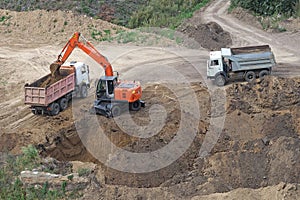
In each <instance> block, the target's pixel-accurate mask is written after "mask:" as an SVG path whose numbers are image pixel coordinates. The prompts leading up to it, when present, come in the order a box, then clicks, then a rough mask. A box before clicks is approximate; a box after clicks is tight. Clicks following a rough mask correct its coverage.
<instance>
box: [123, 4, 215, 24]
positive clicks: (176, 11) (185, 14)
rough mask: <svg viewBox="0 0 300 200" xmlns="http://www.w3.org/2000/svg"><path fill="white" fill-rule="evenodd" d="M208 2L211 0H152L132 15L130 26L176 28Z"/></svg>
mask: <svg viewBox="0 0 300 200" xmlns="http://www.w3.org/2000/svg"><path fill="white" fill-rule="evenodd" d="M208 2H209V0H190V1H186V0H150V1H149V3H148V5H147V6H144V7H143V8H142V9H140V10H139V11H138V12H136V13H134V14H133V15H132V17H131V19H130V21H129V24H128V26H129V27H130V28H137V27H169V28H171V29H175V28H176V27H178V26H179V25H180V24H181V22H182V21H183V20H184V19H186V18H190V17H192V15H193V13H194V12H195V11H196V10H198V9H200V8H201V7H203V6H205V5H206V4H207V3H208Z"/></svg>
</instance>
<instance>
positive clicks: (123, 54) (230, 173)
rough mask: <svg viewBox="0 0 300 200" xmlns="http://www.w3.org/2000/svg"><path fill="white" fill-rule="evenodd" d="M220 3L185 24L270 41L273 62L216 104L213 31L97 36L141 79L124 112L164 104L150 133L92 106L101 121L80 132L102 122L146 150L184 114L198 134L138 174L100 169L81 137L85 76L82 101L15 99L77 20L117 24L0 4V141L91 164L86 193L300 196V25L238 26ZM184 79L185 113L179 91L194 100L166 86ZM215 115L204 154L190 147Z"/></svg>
mask: <svg viewBox="0 0 300 200" xmlns="http://www.w3.org/2000/svg"><path fill="white" fill-rule="evenodd" d="M228 2H229V1H227V0H226V1H221V0H220V1H213V2H212V4H211V5H210V6H209V7H207V8H206V9H205V12H203V10H202V11H200V12H198V13H196V14H195V16H194V17H193V18H192V19H190V20H189V21H188V22H187V23H189V24H192V25H194V27H199V26H201V24H202V25H203V24H206V25H207V24H210V25H211V26H212V27H214V28H215V29H214V30H222V31H214V33H216V35H217V36H218V37H220V36H221V37H220V38H223V39H224V40H223V41H224V43H222V44H224V45H229V46H236V47H237V46H242V45H257V44H269V45H270V46H271V48H272V50H273V51H274V54H275V56H276V60H277V62H278V65H277V66H276V68H275V69H274V72H273V76H270V77H267V78H265V79H263V80H257V81H256V82H255V83H251V84H250V83H244V82H234V83H230V84H228V85H227V86H226V87H224V89H225V92H226V99H225V100H226V101H225V105H224V106H225V107H224V108H223V107H220V108H219V109H217V112H213V111H214V110H212V109H211V107H212V104H214V103H218V101H220V99H214V98H213V97H212V96H211V93H210V92H211V91H209V90H208V86H209V87H210V84H211V83H210V82H206V80H205V74H206V59H207V57H208V55H209V51H208V50H207V49H205V48H208V49H213V48H217V47H216V46H211V45H214V44H217V43H218V42H217V41H218V40H216V38H215V37H214V35H212V39H211V41H212V42H207V43H206V44H207V45H208V46H204V45H202V47H203V48H199V49H188V48H185V47H166V48H161V47H160V48H156V47H140V46H139V47H138V46H134V45H131V46H129V45H117V44H114V43H112V44H107V43H97V44H96V47H97V48H98V49H99V50H100V51H101V52H102V53H103V54H104V55H105V56H107V57H108V59H109V60H110V61H111V62H112V64H113V66H114V67H115V69H116V70H118V71H119V72H120V74H121V77H122V78H123V79H128V80H137V79H138V80H140V81H141V83H142V85H143V88H144V92H143V100H145V101H146V107H145V108H143V109H142V110H141V111H139V112H136V113H135V112H131V113H130V115H131V117H132V119H133V120H134V121H135V123H136V124H138V125H140V126H146V125H149V124H151V122H152V121H151V120H153V119H151V117H150V113H151V112H158V113H156V116H164V114H163V113H161V111H160V110H155V109H154V110H152V109H153V106H155V105H161V106H163V108H164V111H165V114H166V118H165V121H164V122H165V125H164V126H163V127H162V128H161V130H160V131H159V132H158V134H156V135H155V136H153V137H150V138H138V137H133V136H130V135H128V134H127V133H126V132H125V131H124V129H123V127H122V126H121V127H120V126H119V124H118V123H117V122H116V121H115V120H112V119H109V118H105V117H103V116H96V122H98V123H99V126H96V125H95V124H90V129H86V130H87V131H89V130H91V129H92V130H93V131H95V130H97V131H98V132H99V130H98V129H100V128H101V129H102V130H104V133H105V135H106V137H107V138H109V140H110V141H111V142H112V143H113V144H114V145H116V146H117V147H120V148H122V149H125V150H128V151H131V152H136V153H143V152H151V151H154V150H156V149H160V148H163V147H164V146H166V145H167V144H169V143H170V142H171V141H172V140H173V139H174V138H176V133H177V132H178V130H179V129H180V122H181V120H182V119H183V118H185V119H187V120H189V121H190V122H191V123H192V122H195V121H196V123H197V134H196V136H195V138H194V140H193V142H192V143H191V145H190V146H189V147H188V148H187V150H186V152H185V153H184V154H183V155H182V156H180V158H179V159H177V160H176V161H175V162H173V163H172V164H171V165H169V166H167V167H164V168H162V169H159V170H157V171H154V172H149V173H141V174H132V173H126V172H121V171H118V170H115V169H112V168H109V167H106V165H104V163H102V162H100V161H99V160H98V159H96V158H95V155H93V153H92V152H90V151H89V150H88V149H87V147H86V146H85V145H84V144H83V138H82V135H81V134H80V133H79V132H80V131H79V130H80V128H84V127H85V126H86V125H85V124H84V120H83V118H85V119H90V118H93V117H95V116H94V115H91V114H90V113H89V112H88V110H89V109H90V107H91V106H92V104H93V99H94V86H93V87H92V89H91V90H90V93H89V97H88V98H87V99H76V100H74V102H73V107H72V106H70V107H69V108H68V109H67V110H65V111H64V112H61V113H60V114H59V115H58V116H54V117H53V116H37V115H33V114H32V113H31V111H30V110H29V108H28V106H25V105H24V104H23V86H24V85H25V83H30V82H32V81H33V80H36V79H38V78H40V77H41V76H44V75H46V74H48V73H50V71H49V65H50V64H51V63H52V61H54V60H55V59H56V56H57V54H58V53H59V52H60V51H61V49H62V47H63V44H64V43H65V42H66V40H67V39H68V38H69V37H70V35H71V34H72V33H73V32H74V29H77V27H80V28H79V29H80V30H79V31H81V32H86V34H85V35H87V36H89V35H91V34H90V33H91V32H89V31H87V30H89V27H90V26H89V25H90V24H93V26H94V27H96V29H97V30H99V29H101V30H104V29H107V30H108V29H109V30H112V31H114V30H117V29H119V27H116V26H115V25H112V24H109V23H107V22H103V21H101V20H93V19H90V18H86V17H79V16H74V15H73V14H72V13H64V12H60V11H58V12H46V11H33V12H30V13H16V12H10V11H0V16H3V15H4V16H12V17H9V18H8V20H7V21H4V22H1V25H0V30H1V35H0V38H1V41H2V48H1V49H0V60H1V69H2V70H1V71H0V91H1V94H3V95H2V98H1V99H0V109H1V113H0V125H1V126H0V151H1V152H10V153H13V154H18V153H20V150H21V147H23V146H27V145H29V144H34V145H36V146H37V147H38V148H39V150H40V152H41V154H42V155H44V156H51V157H54V158H56V159H58V160H64V161H75V160H79V161H83V162H94V163H96V164H97V169H98V171H97V172H96V173H97V176H96V177H97V179H96V180H95V181H94V182H93V183H92V184H91V185H90V186H89V187H88V188H87V189H86V191H85V192H84V193H85V195H84V196H83V199H162V198H166V199H191V198H193V199H234V198H236V199H241V198H244V197H245V196H247V197H249V199H253V198H257V199H259V198H263V199H270V198H271V197H274V193H276V198H277V199H282V198H285V199H297V198H299V185H298V184H299V183H300V177H299V170H300V149H299V142H300V141H299V140H300V138H299V134H300V102H299V101H300V90H299V88H300V78H299V75H300V67H299V66H300V65H299V64H298V63H299V59H300V56H299V51H298V49H299V47H300V46H299V44H300V41H299V39H300V37H299V32H295V31H294V32H285V33H267V32H264V31H262V30H260V29H258V28H255V26H254V25H252V24H245V23H244V22H243V21H239V20H237V19H236V18H235V17H234V16H233V15H229V14H227V13H226V8H227V6H228ZM7 13H8V14H7ZM50 16H51V17H52V18H51V17H50ZM43 17H45V19H44V18H43ZM55 19H57V20H55ZM65 19H67V25H65V23H64V20H65ZM41 21H43V22H45V23H41ZM32 22H34V23H32ZM212 22H213V23H212ZM8 24H9V25H8ZM219 25H220V26H221V29H220V28H219ZM54 26H55V27H54ZM203 26H204V25H203ZM49 27H53V29H52V28H51V29H49ZM190 27H192V26H190ZM205 27H210V26H209V25H208V26H205ZM62 28H63V29H64V31H63V32H62V31H61V30H62ZM299 28H300V27H299ZM196 30H197V29H196ZM191 33H195V32H193V31H192V32H191ZM218 33H219V34H218ZM229 34H230V37H229ZM190 36H192V37H193V34H190ZM198 36H199V37H200V36H201V35H198ZM201 37H202V36H201ZM201 37H200V38H201ZM195 39H196V38H195ZM231 42H232V44H231ZM230 44H231V45H230ZM70 59H74V60H75V59H76V60H78V61H84V62H86V63H88V64H89V65H90V69H91V78H92V81H94V80H95V79H96V78H98V77H99V76H100V74H101V73H103V70H102V69H101V68H100V69H99V67H98V66H97V65H96V64H95V63H94V61H93V60H91V59H90V58H88V57H87V56H86V55H85V54H84V53H82V52H80V51H79V50H78V51H77V50H76V51H74V53H73V54H72V56H71V57H70ZM177 74H179V75H180V76H177ZM181 76H182V78H181ZM174 80H175V81H174ZM186 80H188V82H189V85H188V87H189V89H191V91H192V93H193V94H194V95H195V96H193V97H195V99H194V100H195V101H196V102H197V104H198V107H199V108H198V110H199V113H200V118H199V119H197V117H195V115H193V114H192V113H188V112H183V113H181V112H182V110H181V109H182V106H183V105H182V104H181V103H182V101H183V104H189V103H191V102H190V101H189V100H186V99H182V97H181V96H178V95H176V94H175V91H177V90H178V91H179V93H180V94H185V95H191V94H186V93H184V91H186V89H187V88H186V85H184V84H183V83H185V82H186ZM167 83H168V84H167ZM172 88H176V90H172ZM217 91H218V90H216V91H215V92H217ZM196 108H197V106H196V105H195V109H196ZM222 114H224V115H225V123H224V126H223V127H222V131H221V133H220V135H219V137H218V139H217V140H216V144H215V145H214V147H213V148H212V149H211V151H209V152H207V155H206V156H205V157H201V156H199V151H200V149H201V146H202V145H203V143H204V141H206V140H207V139H208V140H209V137H210V135H209V131H210V129H213V127H211V126H210V122H211V120H212V119H215V118H217V117H219V115H220V116H221V115H222ZM191 126H192V125H191ZM186 128H187V129H186V130H187V132H189V130H190V129H188V127H186ZM84 130H85V129H84ZM97 131H96V132H97ZM153 131H154V130H153ZM86 134H87V135H88V132H86ZM212 137H213V136H212ZM212 140H213V138H212V139H211V140H209V141H212ZM94 142H95V144H96V145H97V144H98V141H94ZM119 159H120V160H121V161H122V163H123V164H124V165H123V166H121V167H123V168H124V169H126V168H127V167H130V166H131V162H130V160H128V159H127V158H126V157H120V158H119ZM276 198H275V199H276Z"/></svg>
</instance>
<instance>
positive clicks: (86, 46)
mask: <svg viewBox="0 0 300 200" xmlns="http://www.w3.org/2000/svg"><path fill="white" fill-rule="evenodd" d="M81 38H82V39H83V40H84V42H81V41H79V39H80V33H78V32H75V33H74V35H73V36H72V37H71V38H70V40H69V41H68V42H67V44H66V45H65V46H64V48H63V49H62V51H61V53H60V54H59V55H58V58H57V60H56V61H55V62H54V63H52V64H51V65H50V71H51V74H52V76H53V77H54V76H56V75H57V74H59V68H60V66H61V65H63V64H64V62H65V61H66V60H67V59H68V58H69V56H70V55H71V53H72V52H73V50H74V49H75V48H76V47H78V48H80V49H81V50H82V51H84V52H85V53H86V54H88V55H89V56H90V57H92V58H93V59H94V60H95V61H96V62H97V63H99V64H100V65H101V66H102V67H103V68H104V70H105V76H113V69H112V66H111V64H110V63H109V62H108V60H107V58H106V57H105V56H103V55H102V54H101V53H99V51H98V50H97V49H96V48H95V47H94V46H93V45H92V44H91V43H90V42H89V41H87V40H86V39H85V38H84V37H82V36H81Z"/></svg>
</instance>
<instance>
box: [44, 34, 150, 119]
mask: <svg viewBox="0 0 300 200" xmlns="http://www.w3.org/2000/svg"><path fill="white" fill-rule="evenodd" d="M80 39H82V40H83V41H81V40H80ZM76 47H78V48H80V49H81V50H82V51H84V52H85V53H86V54H88V55H89V56H90V57H91V58H93V59H94V60H95V61H96V62H97V63H98V64H100V65H101V66H102V67H103V68H104V70H105V76H102V77H100V79H99V81H98V82H97V86H96V100H95V102H94V111H95V112H96V113H97V114H102V115H105V116H107V117H113V116H118V115H120V114H121V113H122V111H124V110H126V109H128V108H129V110H132V111H138V110H140V108H141V107H144V106H145V103H144V102H143V101H142V100H141V97H142V88H141V85H140V83H139V82H138V81H120V80H118V74H117V75H114V73H113V68H112V66H111V64H110V63H109V61H108V60H107V59H106V57H105V56H103V55H102V54H101V53H99V51H98V50H97V49H96V48H95V47H94V46H93V45H92V44H91V43H90V42H89V41H87V40H86V39H85V38H84V37H83V36H81V35H80V33H78V32H75V33H74V34H73V36H72V37H71V38H70V39H69V41H68V42H67V44H66V45H65V46H64V48H63V49H62V51H61V53H60V54H59V56H58V58H57V60H56V61H55V62H54V63H52V64H51V65H50V71H51V74H52V76H53V77H55V76H57V75H59V68H60V67H61V66H62V65H63V64H64V62H65V61H66V60H67V59H68V57H69V56H70V55H71V53H72V52H73V50H74V49H75V48H76Z"/></svg>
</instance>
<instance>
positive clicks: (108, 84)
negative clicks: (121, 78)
mask: <svg viewBox="0 0 300 200" xmlns="http://www.w3.org/2000/svg"><path fill="white" fill-rule="evenodd" d="M117 83H118V77H117V76H102V77H101V78H100V80H99V81H98V84H97V89H96V96H97V99H113V98H114V89H115V87H116V86H117Z"/></svg>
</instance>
